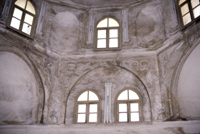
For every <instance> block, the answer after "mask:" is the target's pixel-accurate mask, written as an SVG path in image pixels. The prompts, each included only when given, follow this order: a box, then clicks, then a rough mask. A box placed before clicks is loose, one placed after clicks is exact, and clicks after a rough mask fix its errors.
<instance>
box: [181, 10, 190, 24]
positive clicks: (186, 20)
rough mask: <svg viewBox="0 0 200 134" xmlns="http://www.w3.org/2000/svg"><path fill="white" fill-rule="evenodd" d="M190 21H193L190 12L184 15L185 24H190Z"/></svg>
mask: <svg viewBox="0 0 200 134" xmlns="http://www.w3.org/2000/svg"><path fill="white" fill-rule="evenodd" d="M189 22H191V17H190V14H189V13H188V14H187V15H185V16H184V17H183V24H184V25H186V24H188V23H189Z"/></svg>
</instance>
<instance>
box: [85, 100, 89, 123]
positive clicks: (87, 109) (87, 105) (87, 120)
mask: <svg viewBox="0 0 200 134" xmlns="http://www.w3.org/2000/svg"><path fill="white" fill-rule="evenodd" d="M85 122H86V123H88V122H89V103H86V121H85Z"/></svg>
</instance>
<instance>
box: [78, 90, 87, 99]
mask: <svg viewBox="0 0 200 134" xmlns="http://www.w3.org/2000/svg"><path fill="white" fill-rule="evenodd" d="M87 100H88V91H85V92H84V93H82V94H81V95H80V96H79V97H78V101H87Z"/></svg>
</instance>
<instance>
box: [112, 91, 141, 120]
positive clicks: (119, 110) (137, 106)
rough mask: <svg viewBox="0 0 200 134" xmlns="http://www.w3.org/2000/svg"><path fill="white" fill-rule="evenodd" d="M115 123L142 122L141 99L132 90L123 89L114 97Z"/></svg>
mask: <svg viewBox="0 0 200 134" xmlns="http://www.w3.org/2000/svg"><path fill="white" fill-rule="evenodd" d="M116 117H117V122H140V121H142V98H141V96H140V94H139V93H138V92H136V91H134V90H132V89H125V90H123V91H122V92H120V93H119V94H118V95H117V97H116Z"/></svg>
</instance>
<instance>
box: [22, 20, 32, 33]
mask: <svg viewBox="0 0 200 134" xmlns="http://www.w3.org/2000/svg"><path fill="white" fill-rule="evenodd" d="M22 32H24V33H26V34H29V35H30V34H31V26H30V25H28V24H26V23H24V24H23V27H22Z"/></svg>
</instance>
